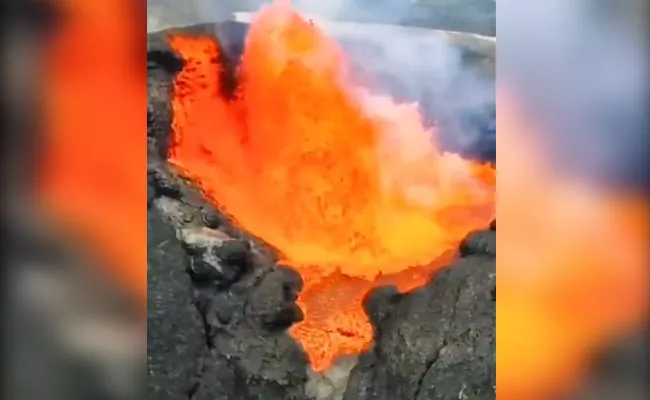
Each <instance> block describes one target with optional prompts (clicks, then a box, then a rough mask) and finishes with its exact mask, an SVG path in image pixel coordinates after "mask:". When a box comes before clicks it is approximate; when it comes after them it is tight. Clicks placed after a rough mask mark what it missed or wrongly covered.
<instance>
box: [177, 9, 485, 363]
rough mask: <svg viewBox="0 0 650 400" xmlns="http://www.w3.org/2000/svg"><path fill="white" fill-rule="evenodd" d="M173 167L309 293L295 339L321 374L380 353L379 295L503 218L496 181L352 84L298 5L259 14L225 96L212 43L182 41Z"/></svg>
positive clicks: (420, 275)
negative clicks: (367, 300)
mask: <svg viewBox="0 0 650 400" xmlns="http://www.w3.org/2000/svg"><path fill="white" fill-rule="evenodd" d="M170 44H171V46H172V47H173V48H174V49H175V50H176V51H177V52H178V53H179V54H180V55H181V56H182V57H183V58H184V59H185V60H186V61H187V63H186V65H185V67H184V69H183V70H182V71H181V72H180V73H179V74H178V76H177V78H176V81H175V84H174V97H173V110H174V123H173V130H174V142H173V146H172V149H171V153H170V161H171V162H172V163H173V164H174V165H176V166H177V167H178V168H179V169H180V170H181V171H182V172H183V173H184V174H185V175H186V176H188V177H190V178H191V179H192V180H193V181H194V182H195V183H196V184H197V185H198V186H199V187H200V188H201V189H202V190H203V192H204V193H205V195H206V196H207V197H208V198H209V199H211V200H212V201H214V202H215V203H216V204H217V205H218V206H219V207H220V208H221V209H222V210H224V211H226V212H228V213H229V214H231V215H232V216H233V218H234V219H235V220H236V221H237V223H239V224H240V225H241V226H242V227H243V228H245V229H246V230H248V231H249V232H251V233H253V234H254V235H256V236H258V237H260V238H261V239H263V240H265V241H266V242H268V243H269V244H271V245H273V246H274V247H275V248H277V249H278V250H279V251H280V253H281V254H282V256H283V257H284V261H285V263H287V264H288V265H291V266H292V267H294V268H296V269H297V270H298V271H299V272H300V273H301V275H302V277H303V279H304V281H305V285H304V290H303V292H302V294H301V296H300V298H299V300H298V303H299V305H300V307H301V308H302V310H303V311H304V313H305V320H304V321H303V322H302V323H300V324H299V325H297V326H295V327H293V328H292V330H291V334H292V335H293V336H294V337H295V338H296V339H297V340H298V341H299V342H300V343H301V344H302V346H303V347H304V349H305V351H306V352H307V353H308V355H309V357H310V360H311V363H312V366H313V368H314V369H315V370H324V369H326V368H327V367H329V366H330V365H331V364H332V362H333V361H334V359H335V358H336V357H337V356H340V355H344V354H356V353H359V352H361V351H363V350H365V349H366V348H367V347H368V346H369V345H370V343H371V342H372V336H373V333H372V327H371V325H370V323H369V321H368V319H367V317H366V316H365V314H364V312H363V309H362V306H361V303H362V299H363V297H364V295H365V294H366V293H367V292H368V290H370V289H371V288H372V287H374V286H377V285H380V284H395V285H397V286H398V287H399V288H400V289H402V290H409V289H412V288H414V287H417V286H419V285H422V284H423V283H425V282H426V280H427V279H428V278H429V277H430V276H431V274H432V273H433V272H434V271H435V270H436V269H437V268H439V267H440V266H441V265H444V261H448V260H449V259H450V258H451V256H452V255H453V252H454V249H455V248H456V246H457V244H458V242H460V240H461V239H462V238H463V237H464V236H465V235H466V234H467V233H468V232H469V231H471V230H473V229H476V228H479V227H482V226H486V225H487V224H488V223H489V221H490V220H491V219H492V218H493V217H494V201H495V199H494V183H495V171H494V170H493V168H492V167H490V166H488V165H481V164H476V163H472V162H468V161H466V160H463V159H461V158H460V157H459V156H457V155H454V154H447V153H444V152H441V151H440V150H439V149H438V148H437V147H436V145H435V131H434V129H431V128H427V127H425V125H424V124H423V122H422V120H421V117H420V114H419V112H418V109H417V107H416V105H411V104H397V103H396V102H394V101H393V100H391V99H390V98H387V97H379V96H372V95H370V94H369V93H368V91H366V90H364V89H362V88H361V87H359V86H356V85H355V84H354V80H353V78H352V77H351V76H350V74H349V73H348V69H347V67H348V64H347V62H346V58H345V56H344V54H343V52H342V51H341V49H340V48H339V46H338V45H337V44H336V43H335V42H334V41H332V40H331V39H330V38H328V37H327V36H326V35H325V34H324V33H323V32H322V31H321V30H320V29H319V28H318V27H317V26H315V25H314V24H313V23H312V22H310V21H307V20H305V19H303V18H301V17H300V16H299V15H298V14H297V13H296V12H294V11H293V10H292V9H291V7H290V6H289V5H285V4H274V5H272V6H269V7H266V8H264V9H262V11H261V12H260V13H259V14H258V15H257V17H256V19H255V20H254V21H253V22H252V24H251V27H250V31H249V33H248V36H247V38H246V46H245V51H244V54H243V56H242V60H241V67H240V69H239V70H238V71H237V81H238V82H239V86H238V88H237V90H236V94H235V96H230V97H229V96H225V95H224V94H223V93H224V90H223V87H222V85H223V79H224V78H223V77H224V76H225V75H224V70H223V69H224V68H225V67H224V64H223V62H222V60H221V58H222V54H221V53H220V49H219V46H218V44H216V43H215V42H214V40H213V39H211V38H196V37H193V38H189V37H182V36H176V37H173V38H172V39H171V41H170Z"/></svg>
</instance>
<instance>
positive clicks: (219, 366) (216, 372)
mask: <svg viewBox="0 0 650 400" xmlns="http://www.w3.org/2000/svg"><path fill="white" fill-rule="evenodd" d="M233 26H239V25H233ZM239 27H240V26H239ZM205 29H206V28H205V26H203V27H201V26H199V27H194V28H192V29H190V32H194V33H205V32H206V30H205ZM222 29H232V28H224V27H222ZM210 32H214V29H210ZM218 32H221V33H220V34H224V33H223V32H226V31H224V30H222V31H218ZM226 35H227V33H226ZM242 37H243V36H242ZM228 46H229V48H230V49H237V48H238V46H239V47H241V43H239V44H238V43H237V41H230V42H229V44H228ZM148 49H149V54H148V55H149V57H148V69H149V83H148V84H149V88H150V91H149V108H148V117H149V125H148V132H147V136H148V140H149V153H148V158H149V161H148V171H147V173H148V185H149V187H148V205H147V209H148V218H149V243H148V246H149V260H148V261H149V265H148V274H149V287H148V289H149V291H148V296H149V307H150V308H149V315H148V322H149V324H148V339H149V340H148V353H149V365H148V369H147V372H148V378H149V379H148V391H147V398H148V399H151V400H166V399H179V398H185V399H202V400H203V399H205V400H208V399H209V400H214V399H226V400H228V399H232V400H248V399H250V400H253V399H256V400H258V399H261V400H276V399H277V400H285V399H286V400H302V399H304V400H312V399H314V400H356V399H359V400H364V399H368V400H370V399H377V400H383V399H386V400H392V399H414V400H416V399H417V400H423V399H445V400H447V399H449V400H451V399H453V400H457V399H464V398H467V399H472V400H474V399H478V400H482V399H494V398H495V393H494V374H495V364H494V361H495V354H494V351H495V347H494V343H495V326H494V324H495V321H494V314H495V304H494V302H495V298H496V297H495V296H496V294H495V291H496V289H495V254H496V251H495V248H494V244H495V241H494V235H495V231H494V230H495V229H496V224H493V226H492V227H491V228H490V229H486V230H485V231H481V232H478V233H475V234H472V235H469V236H468V237H467V239H466V240H465V242H464V243H463V244H462V245H461V249H462V251H461V252H460V253H459V260H458V261H457V262H456V263H455V264H454V265H452V266H450V268H448V269H447V270H445V271H443V272H441V273H439V274H438V275H437V277H436V278H435V279H433V280H432V281H431V282H429V283H428V284H427V285H425V286H424V287H423V288H421V289H419V290H416V291H413V292H411V293H398V292H397V291H396V290H395V289H394V288H391V287H380V288H377V289H376V290H374V291H373V292H371V293H369V294H368V296H367V298H366V299H365V304H364V307H365V308H366V311H367V313H368V314H369V316H370V319H371V321H372V323H373V325H374V328H375V335H376V343H375V345H374V346H373V347H372V348H371V349H370V350H369V351H368V352H367V353H364V354H361V355H359V356H358V357H348V358H345V359H342V360H339V362H337V363H336V365H335V366H334V367H333V368H332V369H331V370H329V371H326V372H325V373H322V374H316V373H314V372H313V371H312V370H311V369H310V368H309V365H308V361H307V357H306V354H305V353H304V351H303V350H302V348H301V346H300V345H299V344H298V343H296V342H295V341H294V340H293V339H292V338H291V337H290V336H289V334H288V333H287V329H288V328H289V327H290V326H291V325H292V324H294V323H296V322H298V321H300V320H301V319H302V318H303V315H302V312H301V310H300V309H299V308H298V307H297V306H296V304H295V300H296V298H297V296H298V293H299V292H300V290H301V288H302V280H301V278H300V276H299V274H298V273H297V272H296V271H294V270H292V269H291V268H288V267H286V266H283V265H281V264H279V263H278V262H277V256H276V254H277V252H276V251H274V249H272V248H271V247H270V246H269V245H267V244H265V243H263V242H262V241H261V240H260V239H258V238H255V237H253V236H251V235H250V234H248V233H246V232H244V231H242V230H241V229H239V228H238V227H237V226H235V225H234V224H233V223H232V222H231V219H230V218H229V217H228V216H227V215H225V214H223V213H221V212H220V211H219V210H218V209H217V208H216V207H215V206H213V205H211V204H208V203H207V202H206V201H205V200H204V198H203V196H202V195H201V193H200V192H199V191H198V190H196V188H195V187H193V185H192V184H191V183H190V182H188V181H186V180H184V179H183V178H181V177H179V176H178V175H177V174H176V173H175V171H174V169H173V168H172V167H171V166H170V165H168V163H167V162H166V160H165V154H166V152H167V149H168V146H169V137H170V126H169V124H170V121H171V120H172V115H171V107H170V106H169V97H170V90H171V82H172V80H173V77H174V74H175V73H176V72H177V71H178V70H179V68H181V67H182V60H179V59H178V57H177V56H176V55H174V54H173V53H172V52H171V50H170V49H169V48H168V47H167V46H166V45H165V43H164V34H152V35H149V43H148ZM233 51H235V50H233ZM152 88H153V90H152Z"/></svg>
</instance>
